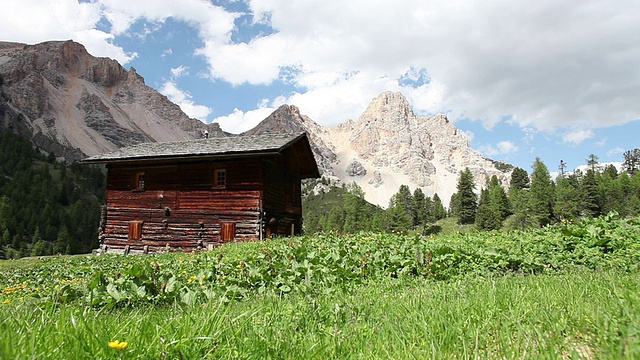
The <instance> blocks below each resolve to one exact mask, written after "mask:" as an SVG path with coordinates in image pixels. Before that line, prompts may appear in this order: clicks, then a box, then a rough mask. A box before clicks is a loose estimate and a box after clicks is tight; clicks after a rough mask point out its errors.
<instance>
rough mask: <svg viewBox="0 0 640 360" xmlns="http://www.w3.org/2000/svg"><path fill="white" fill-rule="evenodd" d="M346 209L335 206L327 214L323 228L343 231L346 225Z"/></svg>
mask: <svg viewBox="0 0 640 360" xmlns="http://www.w3.org/2000/svg"><path fill="white" fill-rule="evenodd" d="M344 218H345V214H344V210H342V207H340V206H337V205H335V206H333V207H332V208H331V210H330V211H329V214H327V218H326V222H325V224H323V226H322V228H323V230H325V231H338V232H342V228H343V226H344Z"/></svg>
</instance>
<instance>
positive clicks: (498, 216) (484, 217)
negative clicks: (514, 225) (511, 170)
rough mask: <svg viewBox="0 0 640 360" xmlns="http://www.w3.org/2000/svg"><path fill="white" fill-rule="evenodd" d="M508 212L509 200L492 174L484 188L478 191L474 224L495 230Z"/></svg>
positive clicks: (500, 225)
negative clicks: (478, 199)
mask: <svg viewBox="0 0 640 360" xmlns="http://www.w3.org/2000/svg"><path fill="white" fill-rule="evenodd" d="M508 214H509V200H508V198H507V194H506V193H505V191H504V189H503V188H502V185H500V182H499V181H498V177H497V176H495V175H494V176H492V177H491V180H490V181H489V184H488V186H487V188H486V189H483V190H482V192H481V193H480V202H479V203H478V213H477V214H476V226H477V227H478V228H479V229H484V230H497V229H500V228H501V227H502V221H503V220H504V219H506V217H507V215H508Z"/></svg>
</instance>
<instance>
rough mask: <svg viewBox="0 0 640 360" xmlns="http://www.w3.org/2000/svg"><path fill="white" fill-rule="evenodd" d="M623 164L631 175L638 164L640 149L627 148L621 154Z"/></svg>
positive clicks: (639, 163)
mask: <svg viewBox="0 0 640 360" xmlns="http://www.w3.org/2000/svg"><path fill="white" fill-rule="evenodd" d="M623 157H624V162H623V165H624V167H625V168H626V169H627V173H628V174H629V175H633V174H634V173H635V171H636V170H637V169H638V167H639V166H640V149H638V148H636V149H633V150H627V151H625V152H624V154H623Z"/></svg>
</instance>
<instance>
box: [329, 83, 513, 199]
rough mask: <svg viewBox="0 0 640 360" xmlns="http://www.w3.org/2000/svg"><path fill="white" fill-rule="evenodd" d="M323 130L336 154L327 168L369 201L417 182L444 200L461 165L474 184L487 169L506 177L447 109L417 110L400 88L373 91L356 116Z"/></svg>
mask: <svg viewBox="0 0 640 360" xmlns="http://www.w3.org/2000/svg"><path fill="white" fill-rule="evenodd" d="M325 134H326V135H324V140H325V143H327V144H332V145H333V147H334V149H335V150H334V152H335V153H336V155H337V159H338V161H336V162H334V163H332V164H331V165H332V167H331V170H332V172H333V173H334V174H335V175H336V177H337V178H339V179H340V180H342V181H344V182H347V183H348V182H355V183H357V184H358V185H359V186H360V187H361V188H362V189H363V190H364V192H365V198H366V199H367V200H368V201H370V202H373V203H376V204H378V205H381V206H386V205H388V201H389V198H390V197H391V195H392V194H393V193H395V192H397V191H398V189H399V187H400V185H408V186H409V187H410V188H411V189H415V188H418V187H419V188H421V189H422V190H423V191H424V193H425V194H427V195H428V196H433V194H435V193H437V194H438V195H439V196H440V198H441V199H442V200H443V202H444V203H445V204H448V201H449V199H450V197H451V194H453V193H454V192H455V191H456V189H455V187H456V181H457V177H458V175H459V172H460V171H461V170H464V169H465V167H469V168H470V170H471V171H472V173H473V174H474V176H475V179H476V181H477V189H480V188H481V185H482V184H484V181H485V177H487V176H491V175H497V176H498V177H499V178H500V180H502V183H503V184H507V183H508V176H507V174H505V173H503V172H502V171H500V170H498V169H497V168H496V167H495V165H494V164H493V163H492V162H491V161H489V160H488V159H486V158H484V157H483V156H482V155H481V154H480V153H479V152H477V151H475V150H474V149H471V148H470V147H469V144H468V139H467V138H466V137H465V136H464V135H462V134H459V133H458V131H457V128H456V127H455V125H453V124H452V123H450V122H449V120H448V119H447V117H446V115H444V114H438V115H433V116H417V115H415V113H414V112H413V110H412V109H411V105H410V104H409V102H408V101H407V99H406V98H405V97H404V96H403V95H402V94H401V93H399V92H384V93H382V94H380V95H378V96H377V97H376V98H374V99H373V100H372V101H371V103H370V104H369V106H368V107H367V109H366V110H365V111H364V112H363V113H362V114H361V115H360V117H359V118H358V120H357V121H356V122H353V121H351V120H348V121H347V122H346V123H343V124H341V125H338V126H337V127H336V128H333V129H331V130H330V131H329V132H327V133H325Z"/></svg>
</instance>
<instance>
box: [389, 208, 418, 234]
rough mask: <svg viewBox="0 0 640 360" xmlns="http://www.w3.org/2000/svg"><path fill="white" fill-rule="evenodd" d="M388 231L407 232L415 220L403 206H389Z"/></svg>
mask: <svg viewBox="0 0 640 360" xmlns="http://www.w3.org/2000/svg"><path fill="white" fill-rule="evenodd" d="M386 221H387V231H391V232H401V233H404V232H406V231H407V230H408V229H409V228H410V227H411V225H412V224H413V218H412V217H411V216H410V215H409V214H408V213H407V211H406V210H405V208H404V207H403V206H402V204H399V203H397V204H394V205H392V206H389V208H388V209H387V211H386Z"/></svg>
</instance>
